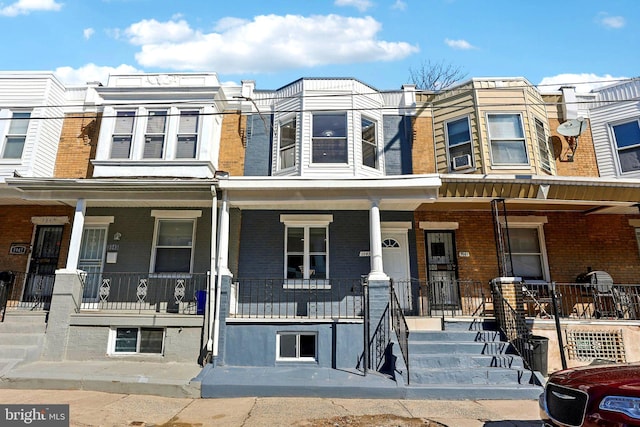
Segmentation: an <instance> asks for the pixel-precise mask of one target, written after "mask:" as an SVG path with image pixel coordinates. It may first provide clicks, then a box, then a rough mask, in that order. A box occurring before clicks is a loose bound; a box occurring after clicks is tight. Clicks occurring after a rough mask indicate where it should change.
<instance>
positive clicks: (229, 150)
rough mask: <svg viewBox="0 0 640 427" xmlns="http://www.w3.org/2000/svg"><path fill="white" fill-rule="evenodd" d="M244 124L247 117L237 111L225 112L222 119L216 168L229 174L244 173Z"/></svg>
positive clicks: (239, 174)
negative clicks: (218, 157)
mask: <svg viewBox="0 0 640 427" xmlns="http://www.w3.org/2000/svg"><path fill="white" fill-rule="evenodd" d="M246 126H247V119H246V117H245V116H243V115H242V114H241V113H240V112H239V111H237V112H227V113H225V115H224V117H223V119H222V133H221V135H220V159H219V161H218V169H219V170H223V171H227V172H229V173H230V174H231V176H242V175H244V158H245V145H244V144H245V139H244V138H245V132H246Z"/></svg>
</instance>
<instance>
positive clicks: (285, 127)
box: [278, 117, 296, 169]
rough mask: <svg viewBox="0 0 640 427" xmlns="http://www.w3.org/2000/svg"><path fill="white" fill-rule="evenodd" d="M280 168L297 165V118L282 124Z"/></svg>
mask: <svg viewBox="0 0 640 427" xmlns="http://www.w3.org/2000/svg"><path fill="white" fill-rule="evenodd" d="M278 157H279V161H280V164H279V169H288V168H291V167H294V166H295V165H296V119H295V117H294V118H293V119H292V120H289V121H287V122H285V123H283V124H281V125H280V148H279V156H278Z"/></svg>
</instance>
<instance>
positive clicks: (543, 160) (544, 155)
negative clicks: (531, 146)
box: [535, 119, 551, 173]
mask: <svg viewBox="0 0 640 427" xmlns="http://www.w3.org/2000/svg"><path fill="white" fill-rule="evenodd" d="M535 124H536V139H537V140H538V154H539V156H540V167H541V168H542V170H544V171H546V172H549V173H551V150H549V143H548V138H547V133H546V131H545V129H544V123H543V122H542V121H541V120H538V119H535Z"/></svg>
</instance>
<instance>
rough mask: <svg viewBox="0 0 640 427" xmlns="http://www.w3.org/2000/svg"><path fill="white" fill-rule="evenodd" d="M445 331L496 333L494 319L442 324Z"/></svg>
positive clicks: (459, 320)
mask: <svg viewBox="0 0 640 427" xmlns="http://www.w3.org/2000/svg"><path fill="white" fill-rule="evenodd" d="M444 330H445V331H453V330H455V331H497V330H498V324H497V323H496V321H495V319H468V320H467V319H457V320H446V321H445V322H444Z"/></svg>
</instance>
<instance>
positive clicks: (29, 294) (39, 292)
mask: <svg viewBox="0 0 640 427" xmlns="http://www.w3.org/2000/svg"><path fill="white" fill-rule="evenodd" d="M3 273H10V274H11V276H12V277H11V278H7V279H8V280H6V281H3V283H4V287H5V293H6V298H7V302H6V307H7V308H20V309H27V310H33V311H40V310H48V309H49V306H50V305H51V295H52V294H53V284H54V282H55V279H56V276H55V274H33V273H21V272H3Z"/></svg>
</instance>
